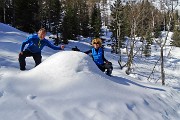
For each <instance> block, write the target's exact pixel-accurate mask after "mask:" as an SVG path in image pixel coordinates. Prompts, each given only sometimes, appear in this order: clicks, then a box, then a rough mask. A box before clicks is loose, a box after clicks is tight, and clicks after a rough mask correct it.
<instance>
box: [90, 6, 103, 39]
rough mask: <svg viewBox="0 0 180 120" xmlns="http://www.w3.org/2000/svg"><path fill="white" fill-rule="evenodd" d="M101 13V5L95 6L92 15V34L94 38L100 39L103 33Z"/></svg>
mask: <svg viewBox="0 0 180 120" xmlns="http://www.w3.org/2000/svg"><path fill="white" fill-rule="evenodd" d="M101 26H102V23H101V11H100V6H99V4H95V5H94V7H93V11H92V14H91V32H92V34H93V36H94V37H99V36H100V32H101Z"/></svg>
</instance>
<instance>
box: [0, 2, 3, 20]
mask: <svg viewBox="0 0 180 120" xmlns="http://www.w3.org/2000/svg"><path fill="white" fill-rule="evenodd" d="M3 16H4V14H3V0H0V22H3Z"/></svg>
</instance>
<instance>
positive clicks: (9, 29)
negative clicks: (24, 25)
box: [0, 23, 21, 32]
mask: <svg viewBox="0 0 180 120" xmlns="http://www.w3.org/2000/svg"><path fill="white" fill-rule="evenodd" d="M0 32H21V31H20V30H18V29H16V28H14V27H12V26H9V25H7V24H3V23H0Z"/></svg>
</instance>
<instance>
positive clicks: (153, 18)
mask: <svg viewBox="0 0 180 120" xmlns="http://www.w3.org/2000/svg"><path fill="white" fill-rule="evenodd" d="M160 3H161V4H160V7H159V8H156V7H154V5H153V4H152V0H139V1H132V0H130V1H128V0H126V1H125V0H116V1H115V2H114V3H113V4H111V5H110V4H109V0H0V22H2V23H5V24H10V25H12V26H13V27H16V28H18V29H20V30H22V31H25V32H28V33H34V32H36V31H37V30H38V29H39V28H41V27H44V28H46V29H47V31H49V32H51V33H53V34H57V37H58V39H59V40H63V42H64V43H68V40H69V39H74V40H75V39H76V38H77V36H78V35H82V36H84V37H100V36H101V35H102V33H101V27H102V25H105V26H107V27H108V28H109V29H110V30H111V31H112V32H113V35H112V41H114V42H115V45H114V52H115V53H117V54H120V56H121V51H120V50H121V48H122V46H123V44H124V43H123V42H124V40H125V38H126V37H128V38H129V39H130V40H131V43H130V45H131V47H130V49H129V51H127V56H128V60H127V63H126V64H125V65H124V66H126V67H127V71H126V73H127V74H129V73H130V72H131V67H132V64H133V58H134V57H135V55H136V54H134V47H135V46H134V45H135V42H136V39H135V38H136V37H140V38H141V41H142V42H143V45H144V46H143V52H144V54H145V56H149V54H150V47H149V46H151V44H152V43H153V40H154V39H155V38H156V42H157V44H159V46H160V48H161V58H160V59H159V60H160V61H161V70H162V71H161V74H162V75H161V76H162V80H163V79H165V75H164V65H163V64H164V63H163V57H164V56H163V48H164V46H165V43H166V40H165V41H164V40H162V38H161V31H167V32H174V34H173V37H172V39H173V41H171V44H172V45H173V46H177V47H179V46H180V29H179V25H180V23H179V13H178V11H176V10H175V8H176V7H177V5H179V3H178V0H160ZM108 6H109V7H108ZM109 10H110V11H111V12H109ZM58 33H61V36H59V34H58ZM119 63H121V57H120V60H119ZM121 67H122V68H123V66H121ZM162 84H164V83H163V82H162Z"/></svg>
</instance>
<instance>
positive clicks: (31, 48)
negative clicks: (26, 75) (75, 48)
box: [18, 28, 64, 70]
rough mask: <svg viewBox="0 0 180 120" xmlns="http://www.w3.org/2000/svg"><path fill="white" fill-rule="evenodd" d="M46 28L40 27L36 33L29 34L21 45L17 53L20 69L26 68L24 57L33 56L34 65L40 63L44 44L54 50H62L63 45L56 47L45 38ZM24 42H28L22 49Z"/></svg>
mask: <svg viewBox="0 0 180 120" xmlns="http://www.w3.org/2000/svg"><path fill="white" fill-rule="evenodd" d="M45 36H46V30H45V29H44V28H41V29H40V30H39V31H38V33H37V34H34V35H30V36H29V37H28V38H27V39H26V40H25V41H24V42H23V43H22V46H21V52H20V53H19V59H18V60H19V65H20V70H26V67H25V66H26V61H25V59H26V57H33V59H34V61H35V66H37V65H39V64H40V63H41V59H42V56H41V50H42V49H43V47H44V46H48V47H50V48H52V49H54V50H63V49H64V46H63V45H61V46H60V47H56V46H54V45H52V44H51V43H50V42H49V41H48V40H47V39H45ZM26 44H28V46H27V48H26V49H25V50H24V48H25V46H26Z"/></svg>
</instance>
